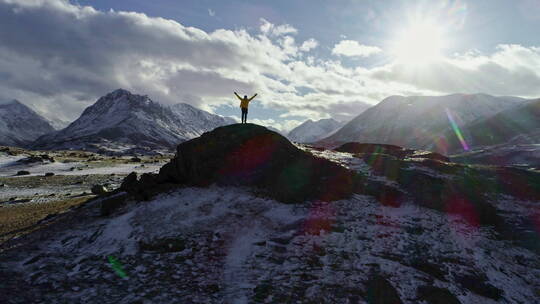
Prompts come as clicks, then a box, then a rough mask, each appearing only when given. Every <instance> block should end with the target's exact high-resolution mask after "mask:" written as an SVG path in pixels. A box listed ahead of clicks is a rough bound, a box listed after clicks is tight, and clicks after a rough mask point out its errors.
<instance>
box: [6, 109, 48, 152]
mask: <svg viewBox="0 0 540 304" xmlns="http://www.w3.org/2000/svg"><path fill="white" fill-rule="evenodd" d="M53 131H54V129H53V127H52V126H51V125H50V124H49V123H48V122H47V120H45V118H43V117H41V116H40V115H39V114H37V113H36V112H34V111H33V110H31V109H30V108H29V107H27V106H25V105H24V104H22V103H20V102H19V101H17V100H12V101H8V102H0V146H16V147H24V146H26V145H28V144H29V143H30V142H32V141H34V140H35V139H36V138H38V137H40V136H41V135H44V134H47V133H50V132H53Z"/></svg>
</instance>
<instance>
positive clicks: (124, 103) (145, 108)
mask: <svg viewBox="0 0 540 304" xmlns="http://www.w3.org/2000/svg"><path fill="white" fill-rule="evenodd" d="M231 123H234V121H233V120H232V119H228V118H223V117H221V116H218V115H213V114H210V113H207V112H205V111H202V110H199V109H196V108H194V107H192V106H190V105H187V104H177V105H174V106H170V107H169V106H164V105H161V104H159V103H157V102H154V101H152V100H151V99H150V98H148V96H141V95H135V94H131V93H130V92H128V91H126V90H122V89H119V90H116V91H114V92H112V93H110V94H107V95H106V96H104V97H101V98H100V99H99V100H98V101H97V102H96V103H95V104H94V105H92V106H90V107H88V108H86V109H85V110H84V112H83V113H82V115H81V116H80V117H79V118H78V119H77V120H76V121H74V122H73V123H71V124H70V125H69V126H68V127H67V128H65V129H63V130H61V131H59V132H56V133H54V134H51V135H47V136H43V137H41V138H39V139H38V140H37V141H36V142H35V143H34V144H33V145H32V148H38V149H85V150H93V151H97V150H102V151H103V150H105V151H116V152H127V151H139V152H144V151H145V150H147V151H155V150H169V149H172V148H174V147H175V146H176V145H177V144H178V143H180V142H182V141H185V140H187V139H190V138H193V137H196V136H199V135H201V134H202V133H204V132H206V131H208V130H211V129H213V128H215V127H217V126H222V125H226V124H231Z"/></svg>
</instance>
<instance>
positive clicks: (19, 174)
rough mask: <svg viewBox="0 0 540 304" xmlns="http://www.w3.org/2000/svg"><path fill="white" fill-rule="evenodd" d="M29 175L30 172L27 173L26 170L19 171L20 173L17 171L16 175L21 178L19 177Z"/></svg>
mask: <svg viewBox="0 0 540 304" xmlns="http://www.w3.org/2000/svg"><path fill="white" fill-rule="evenodd" d="M29 174H30V172H28V171H26V170H21V171H18V172H17V174H16V175H17V176H21V175H29Z"/></svg>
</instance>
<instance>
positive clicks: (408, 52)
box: [392, 22, 445, 65]
mask: <svg viewBox="0 0 540 304" xmlns="http://www.w3.org/2000/svg"><path fill="white" fill-rule="evenodd" d="M444 47H445V38H444V31H443V29H442V28H441V27H440V26H438V25H437V24H434V23H431V22H418V23H415V24H412V25H410V26H409V27H407V28H405V29H403V30H402V31H400V32H399V33H398V35H397V37H396V38H395V40H394V43H393V46H392V53H393V56H394V57H395V59H396V60H397V61H398V62H400V63H404V64H415V65H421V64H426V63H430V62H433V61H435V60H437V59H439V58H441V57H442V50H443V49H444Z"/></svg>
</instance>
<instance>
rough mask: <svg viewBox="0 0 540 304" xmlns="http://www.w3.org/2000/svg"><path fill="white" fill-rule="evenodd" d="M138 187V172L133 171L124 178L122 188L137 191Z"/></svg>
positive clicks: (127, 190)
mask: <svg viewBox="0 0 540 304" xmlns="http://www.w3.org/2000/svg"><path fill="white" fill-rule="evenodd" d="M137 188H138V181H137V173H135V172H131V173H130V174H128V176H126V177H125V178H124V180H123V181H122V184H121V185H120V190H122V191H126V192H130V193H132V192H135V191H136V189H137Z"/></svg>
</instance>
